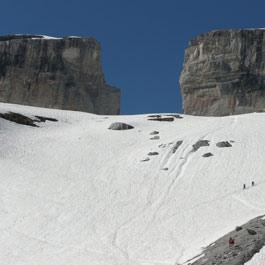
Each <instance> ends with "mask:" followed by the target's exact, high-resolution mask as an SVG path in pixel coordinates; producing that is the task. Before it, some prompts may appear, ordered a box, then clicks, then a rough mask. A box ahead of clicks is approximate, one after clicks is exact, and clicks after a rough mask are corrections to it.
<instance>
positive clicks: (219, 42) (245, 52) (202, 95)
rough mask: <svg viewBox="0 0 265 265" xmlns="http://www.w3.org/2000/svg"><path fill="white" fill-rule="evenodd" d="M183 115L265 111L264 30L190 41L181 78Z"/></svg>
mask: <svg viewBox="0 0 265 265" xmlns="http://www.w3.org/2000/svg"><path fill="white" fill-rule="evenodd" d="M180 85H181V92H182V96H183V105H184V112H185V113H187V114H192V115H207V116H224V115H231V114H241V113H248V112H255V111H263V110H264V109H265V29H253V30H252V29H249V30H217V31H212V32H210V33H207V34H203V35H200V36H198V37H196V38H194V39H193V40H191V41H190V43H189V47H188V48H187V49H186V52H185V59H184V66H183V70H182V73H181V77H180Z"/></svg>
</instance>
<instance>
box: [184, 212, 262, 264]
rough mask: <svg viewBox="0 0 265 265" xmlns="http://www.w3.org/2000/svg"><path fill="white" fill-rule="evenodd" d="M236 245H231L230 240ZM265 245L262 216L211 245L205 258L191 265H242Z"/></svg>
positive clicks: (204, 252)
mask: <svg viewBox="0 0 265 265" xmlns="http://www.w3.org/2000/svg"><path fill="white" fill-rule="evenodd" d="M230 237H231V238H232V239H234V244H232V245H229V238H230ZM264 245H265V219H264V216H260V217H257V218H254V219H252V220H251V221H249V222H248V223H246V224H244V225H242V226H238V227H236V229H235V230H234V231H232V232H230V233H228V234H226V235H225V236H224V237H222V238H220V239H218V240H217V241H215V242H213V243H212V244H211V245H209V246H208V247H207V248H206V249H205V250H204V251H203V254H204V255H203V256H202V257H201V258H199V259H197V260H196V261H195V262H193V263H187V264H190V265H210V264H216V265H218V264H220V265H221V264H222V265H242V264H245V263H246V262H247V261H249V260H250V259H251V258H252V257H253V256H254V255H255V254H256V253H257V252H259V251H260V249H261V248H262V247H263V246H264Z"/></svg>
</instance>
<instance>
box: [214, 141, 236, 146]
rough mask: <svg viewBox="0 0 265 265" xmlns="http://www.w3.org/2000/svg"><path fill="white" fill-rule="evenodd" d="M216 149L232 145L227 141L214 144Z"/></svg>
mask: <svg viewBox="0 0 265 265" xmlns="http://www.w3.org/2000/svg"><path fill="white" fill-rule="evenodd" d="M216 146H217V147H231V146H232V145H231V144H230V143H229V142H228V141H222V142H219V143H217V144H216Z"/></svg>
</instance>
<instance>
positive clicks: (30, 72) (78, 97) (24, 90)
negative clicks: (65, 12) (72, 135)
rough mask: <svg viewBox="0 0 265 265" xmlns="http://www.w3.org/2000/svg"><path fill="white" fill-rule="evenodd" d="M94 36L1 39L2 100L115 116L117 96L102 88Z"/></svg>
mask: <svg viewBox="0 0 265 265" xmlns="http://www.w3.org/2000/svg"><path fill="white" fill-rule="evenodd" d="M100 52H101V49H100V44H99V43H98V42H97V41H96V40H95V39H93V38H77V37H65V38H51V37H46V36H38V35H11V36H1V37H0V101H1V102H8V103H17V104H24V105H31V106H38V107H47V108H57V109H67V110H78V111H85V112H91V113H97V114H119V110H120V92H119V90H118V89H116V88H113V87H111V86H109V85H107V84H106V82H105V80H104V75H103V71H102V67H101V61H100Z"/></svg>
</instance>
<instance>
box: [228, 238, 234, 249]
mask: <svg viewBox="0 0 265 265" xmlns="http://www.w3.org/2000/svg"><path fill="white" fill-rule="evenodd" d="M228 242H229V247H232V246H234V244H235V239H233V238H232V237H230V238H229V241H228Z"/></svg>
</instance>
